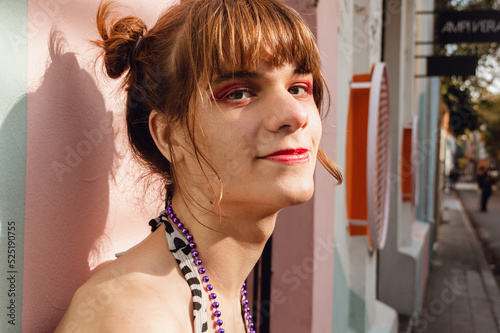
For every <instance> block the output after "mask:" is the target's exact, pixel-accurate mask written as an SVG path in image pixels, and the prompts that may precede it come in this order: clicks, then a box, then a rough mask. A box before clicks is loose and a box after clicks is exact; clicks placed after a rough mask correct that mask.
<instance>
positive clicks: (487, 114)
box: [477, 95, 500, 167]
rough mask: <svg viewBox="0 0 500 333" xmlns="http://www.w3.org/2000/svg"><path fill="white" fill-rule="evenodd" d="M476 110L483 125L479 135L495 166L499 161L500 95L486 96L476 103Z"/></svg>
mask: <svg viewBox="0 0 500 333" xmlns="http://www.w3.org/2000/svg"><path fill="white" fill-rule="evenodd" d="M477 105H478V107H477V111H478V114H479V117H480V120H481V122H482V124H484V125H483V126H480V130H481V136H482V139H483V141H484V146H485V148H486V151H487V152H488V154H489V155H490V157H491V158H492V159H493V162H494V164H495V166H496V167H498V166H499V161H500V95H497V96H491V95H490V96H486V97H485V98H483V99H481V100H480V101H479V102H478V103H477Z"/></svg>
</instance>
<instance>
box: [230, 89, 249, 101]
mask: <svg viewBox="0 0 500 333" xmlns="http://www.w3.org/2000/svg"><path fill="white" fill-rule="evenodd" d="M251 96H252V95H251V94H250V92H249V91H247V90H235V91H231V92H230V93H228V94H226V99H228V100H233V101H237V100H241V99H243V98H248V97H251Z"/></svg>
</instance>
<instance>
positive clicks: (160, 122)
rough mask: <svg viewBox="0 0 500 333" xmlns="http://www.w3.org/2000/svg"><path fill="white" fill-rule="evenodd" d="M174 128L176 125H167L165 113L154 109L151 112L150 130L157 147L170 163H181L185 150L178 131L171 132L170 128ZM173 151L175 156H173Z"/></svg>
mask: <svg viewBox="0 0 500 333" xmlns="http://www.w3.org/2000/svg"><path fill="white" fill-rule="evenodd" d="M172 128H175V126H167V119H166V118H165V115H164V114H163V113H160V112H158V111H155V110H153V111H152V112H151V113H150V114H149V132H150V133H151V137H152V138H153V140H154V142H155V144H156V147H158V150H159V151H160V152H161V153H162V155H163V156H165V158H166V159H167V160H168V161H169V162H170V163H179V162H181V161H183V160H184V150H183V149H181V146H180V145H179V141H178V140H177V138H176V135H175V134H176V133H169V129H172ZM175 132H176V131H175ZM172 151H173V153H174V155H175V156H172Z"/></svg>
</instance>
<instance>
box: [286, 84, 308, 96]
mask: <svg viewBox="0 0 500 333" xmlns="http://www.w3.org/2000/svg"><path fill="white" fill-rule="evenodd" d="M288 92H289V93H290V94H292V95H297V96H306V95H309V94H310V93H311V91H310V89H309V88H308V87H303V86H293V87H290V88H288Z"/></svg>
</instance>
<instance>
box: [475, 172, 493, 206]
mask: <svg viewBox="0 0 500 333" xmlns="http://www.w3.org/2000/svg"><path fill="white" fill-rule="evenodd" d="M491 184H492V179H491V177H490V175H489V174H488V168H486V167H484V166H480V167H479V170H478V172H477V185H478V186H479V189H480V190H481V211H482V212H486V211H487V209H486V206H487V204H488V199H489V197H490V196H491V192H492V190H491Z"/></svg>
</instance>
